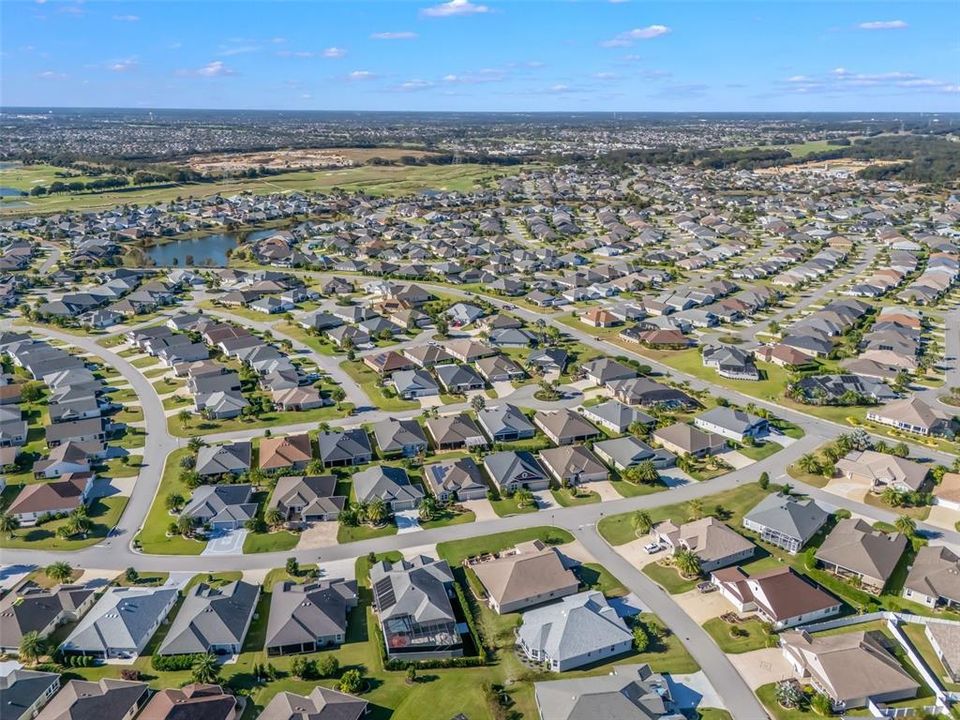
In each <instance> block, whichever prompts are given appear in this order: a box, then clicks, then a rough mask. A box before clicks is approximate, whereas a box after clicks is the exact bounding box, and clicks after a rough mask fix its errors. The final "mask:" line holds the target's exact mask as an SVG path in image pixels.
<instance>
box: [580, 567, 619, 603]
mask: <svg viewBox="0 0 960 720" xmlns="http://www.w3.org/2000/svg"><path fill="white" fill-rule="evenodd" d="M573 574H574V575H576V576H577V579H578V580H579V581H580V582H581V583H583V584H584V585H586V586H587V587H588V588H590V589H591V590H599V591H600V592H602V593H603V594H604V595H605V596H606V597H608V598H609V597H620V596H623V595H626V594H627V593H628V590H627V588H626V587H624V585H623V584H622V583H621V582H620V581H619V580H617V578H615V577H614V576H613V575H612V574H611V573H610V571H609V570H607V569H606V568H605V567H604V566H603V565H600V564H599V563H584V564H582V565H577V566H576V567H575V568H573Z"/></svg>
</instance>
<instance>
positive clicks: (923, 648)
mask: <svg viewBox="0 0 960 720" xmlns="http://www.w3.org/2000/svg"><path fill="white" fill-rule="evenodd" d="M924 627H925V626H924V625H920V624H917V623H906V624H904V625H901V626H900V629H901V630H903V633H904V635H906V636H907V639H908V640H909V641H910V643H911V644H912V645H913V647H914V648H915V649H916V651H917V652H918V653H919V654H920V657H922V658H923V660H924V662H925V663H926V664H927V666H928V667H929V668H930V670H931V672H933V674H934V675H936V676H937V678H938V679H939V680H940V683H941V684H942V685H943V687H944V689H945V690H948V691H951V692H960V683H955V682H951V681H950V678H949V676H948V675H947V671H946V669H945V668H944V667H943V663H942V662H940V658H939V657H937V653H936V652H935V651H934V649H933V645H931V644H930V641H929V640H928V639H927V636H926V634H925V632H924Z"/></svg>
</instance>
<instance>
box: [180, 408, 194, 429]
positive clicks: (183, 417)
mask: <svg viewBox="0 0 960 720" xmlns="http://www.w3.org/2000/svg"><path fill="white" fill-rule="evenodd" d="M192 417H193V414H192V413H191V412H190V411H189V410H187V409H186V408H183V410H181V411H180V412H178V413H177V420H179V421H180V426H181V427H187V426H189V425H190V419H191V418H192Z"/></svg>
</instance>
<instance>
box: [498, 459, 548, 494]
mask: <svg viewBox="0 0 960 720" xmlns="http://www.w3.org/2000/svg"><path fill="white" fill-rule="evenodd" d="M483 467H484V469H485V470H486V471H487V475H489V476H490V479H491V480H493V483H494V485H496V487H497V488H498V489H499V490H500V492H502V493H513V492H516V491H517V490H519V489H520V488H526V489H528V490H546V489H547V488H548V487H549V486H550V480H549V478H548V477H547V474H546V472H545V471H544V469H543V467H542V466H541V465H540V463H539V462H537V459H536V458H535V457H534V456H533V453H531V452H528V451H526V450H522V451H519V452H516V451H513V450H504V451H503V452H498V453H490V454H489V455H486V456H484V458H483Z"/></svg>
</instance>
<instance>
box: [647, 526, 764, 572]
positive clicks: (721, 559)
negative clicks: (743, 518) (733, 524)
mask: <svg viewBox="0 0 960 720" xmlns="http://www.w3.org/2000/svg"><path fill="white" fill-rule="evenodd" d="M654 532H655V533H656V536H657V539H658V540H659V541H660V542H661V543H664V544H665V545H666V546H667V547H669V548H670V549H672V550H673V551H674V552H676V551H677V550H680V549H683V550H689V551H691V552H692V553H694V554H695V555H696V556H697V557H698V558H700V569H701V570H702V571H703V572H711V571H713V570H716V569H717V568H722V567H726V566H727V565H735V564H738V563H742V562H744V561H746V560H749V559H750V558H751V557H753V552H754V550H755V549H756V548H755V546H754V544H753V543H752V542H750V541H749V540H747V539H746V538H745V537H743V536H742V535H740V534H739V533H737V532H734V531H733V530H732V529H731V528H730V527H728V526H727V525H725V524H724V523H723V522H721V521H720V520H717V519H716V518H715V517H705V518H701V519H700V520H692V521H691V522H688V523H684V524H683V525H680V526H677V525H674V523H673V522H672V521H670V520H665V521H664V522H662V523H660V524H659V525H657V526H656V528H655V529H654Z"/></svg>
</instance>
